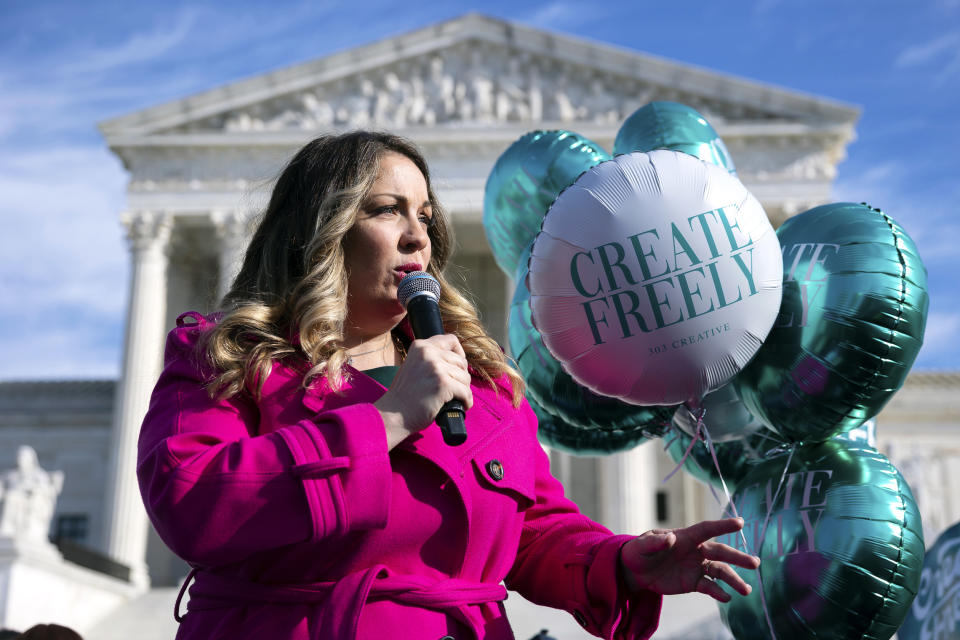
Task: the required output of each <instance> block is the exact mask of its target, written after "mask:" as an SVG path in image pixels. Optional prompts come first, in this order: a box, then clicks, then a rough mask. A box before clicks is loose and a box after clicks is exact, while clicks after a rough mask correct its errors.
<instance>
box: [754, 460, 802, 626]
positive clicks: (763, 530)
mask: <svg viewBox="0 0 960 640" xmlns="http://www.w3.org/2000/svg"><path fill="white" fill-rule="evenodd" d="M796 450H797V448H796V447H793V446H792V447H790V453H789V455H788V456H787V464H785V465H784V466H783V473H781V474H780V482H778V483H777V490H776V491H775V492H774V494H773V498H771V499H770V502H769V504H767V515H765V516H764V518H763V527H762V528H761V530H760V535H759V536H758V538H759V540H765V539H766V537H767V525H768V524H769V523H770V516H771V515H772V514H773V507H774V505H775V504H777V498H779V497H780V489H782V488H783V481H784V480H786V478H787V471H788V470H789V469H790V462H791V461H793V452H794V451H796ZM740 533H741V534H742V533H743V531H741V532H740ZM760 548H761V549H762V548H763V545H762V544H761V545H760ZM757 555H759V549H758V553H757ZM762 569H763V567H762V566H760V567H758V568H757V581H758V582H759V583H760V604H761V605H762V606H763V615H764V616H765V617H766V618H767V626H768V627H770V637H771V638H772V640H777V634H776V633H774V631H773V622H772V621H771V620H770V608H769V607H768V606H767V596H766V593H765V589H764V588H763V573H762Z"/></svg>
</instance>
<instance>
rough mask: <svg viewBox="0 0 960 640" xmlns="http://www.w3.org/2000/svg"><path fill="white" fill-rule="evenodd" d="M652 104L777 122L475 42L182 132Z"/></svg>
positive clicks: (607, 114) (521, 118) (597, 114)
mask: <svg viewBox="0 0 960 640" xmlns="http://www.w3.org/2000/svg"><path fill="white" fill-rule="evenodd" d="M655 99H664V100H679V101H682V102H684V103H686V104H689V105H690V106H693V107H694V108H696V109H698V110H699V111H701V112H702V113H704V115H706V116H707V117H708V118H711V121H712V122H714V123H715V124H716V123H717V122H720V121H723V120H725V119H750V120H763V119H770V118H775V117H777V116H776V114H773V113H769V112H765V111H763V110H761V109H756V108H752V107H749V106H747V105H743V104H738V103H736V102H727V101H723V100H718V99H714V98H706V97H704V96H700V95H695V94H686V93H680V92H678V91H676V90H674V89H671V88H669V87H666V86H654V85H652V84H649V83H644V82H641V81H639V80H637V79H636V78H634V77H628V76H623V75H619V74H615V73H612V72H607V71H603V70H599V69H596V68H592V67H588V66H586V65H583V64H577V63H574V62H568V61H565V60H561V59H559V58H549V57H546V56H539V55H533V54H531V53H529V52H527V51H523V50H519V49H513V48H510V47H500V46H494V45H491V44H488V43H482V42H476V41H473V42H461V43H459V44H456V45H454V46H452V47H450V48H449V49H447V50H444V51H442V52H434V53H432V54H427V55H424V56H421V57H416V58H412V59H405V60H399V61H397V62H394V63H392V64H388V65H385V66H382V67H377V68H374V69H367V70H358V71H357V72H356V73H355V74H353V75H349V76H346V77H343V78H340V79H338V80H333V81H330V82H327V83H325V84H322V85H319V86H316V87H311V88H309V89H306V90H302V91H298V92H294V93H290V94H286V95H283V96H278V97H276V98H272V99H269V100H267V101H265V102H262V103H258V104H256V105H252V106H249V107H246V108H242V109H239V110H235V111H232V112H227V113H223V114H220V115H217V116H212V117H209V118H206V119H203V120H199V121H197V122H194V123H191V124H189V125H185V126H183V127H180V128H179V129H177V130H176V131H177V132H196V131H210V130H219V131H228V132H229V131H281V130H319V129H328V128H356V127H371V126H372V127H383V128H389V129H402V128H405V127H418V126H426V127H430V126H435V125H441V124H447V123H474V124H496V123H510V122H515V123H530V124H536V123H539V122H552V123H561V124H567V123H575V122H588V123H595V124H616V123H619V122H620V121H622V120H623V119H625V118H626V117H627V116H629V115H630V114H631V113H632V112H633V111H634V110H635V109H637V108H638V107H639V106H641V105H643V104H645V103H646V102H648V101H650V100H655Z"/></svg>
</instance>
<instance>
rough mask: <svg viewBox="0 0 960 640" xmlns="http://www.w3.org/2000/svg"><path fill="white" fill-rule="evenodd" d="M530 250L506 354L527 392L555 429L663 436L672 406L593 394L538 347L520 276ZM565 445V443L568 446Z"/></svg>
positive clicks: (512, 309) (512, 314)
mask: <svg viewBox="0 0 960 640" xmlns="http://www.w3.org/2000/svg"><path fill="white" fill-rule="evenodd" d="M529 254H530V248H529V247H528V248H527V250H526V252H525V253H524V254H523V255H522V256H521V269H520V270H518V271H519V275H518V277H517V278H516V282H517V288H516V290H515V291H514V294H513V301H512V302H511V303H510V321H509V343H510V353H511V354H512V355H513V358H514V360H515V361H516V363H517V367H518V368H519V369H520V373H521V374H522V375H523V377H524V380H526V383H527V395H528V397H529V398H531V399H532V400H534V401H535V402H536V403H537V404H538V405H540V407H542V408H543V409H544V410H545V411H546V412H547V413H549V414H551V415H552V416H555V417H556V418H558V419H559V420H558V421H557V425H558V426H557V427H556V428H557V429H558V430H563V429H571V430H574V431H577V430H583V429H604V430H616V429H620V430H623V431H625V432H626V433H628V434H631V433H637V434H646V435H647V436H648V437H660V436H661V435H663V434H664V433H665V432H666V431H667V429H668V428H669V426H670V418H671V416H672V415H673V411H674V409H673V407H660V406H655V407H638V406H636V405H632V404H628V403H626V402H622V401H620V400H617V399H616V398H608V397H606V396H600V395H597V394H595V393H593V392H592V391H590V390H589V389H586V388H585V387H583V386H581V385H579V384H577V382H576V381H574V380H573V378H571V377H570V375H569V374H568V373H566V372H565V371H564V370H563V368H562V367H561V366H560V363H559V362H557V360H556V358H554V357H553V356H552V355H551V354H550V352H549V351H547V348H546V347H545V346H543V341H542V339H541V336H540V332H539V331H537V330H536V328H535V327H534V326H533V323H532V322H531V317H530V304H529V302H530V292H529V290H528V289H527V285H526V282H525V276H524V275H523V274H524V273H525V268H526V259H527V257H529ZM575 435H576V437H577V438H581V439H582V438H583V437H584V436H583V435H582V434H579V433H576V434H575ZM594 437H599V436H594ZM556 438H561V436H556ZM570 442H572V441H570ZM624 442H626V441H624ZM565 446H566V447H567V448H570V446H572V445H565Z"/></svg>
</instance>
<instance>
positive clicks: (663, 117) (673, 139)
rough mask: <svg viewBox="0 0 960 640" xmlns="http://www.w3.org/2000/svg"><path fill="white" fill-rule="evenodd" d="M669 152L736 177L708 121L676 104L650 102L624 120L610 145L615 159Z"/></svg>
mask: <svg viewBox="0 0 960 640" xmlns="http://www.w3.org/2000/svg"><path fill="white" fill-rule="evenodd" d="M654 149H671V150H673V151H681V152H683V153H686V154H688V155H691V156H694V157H696V158H700V159H701V160H703V161H705V162H709V163H711V164H715V165H717V166H718V167H722V168H723V169H726V170H727V171H728V172H729V173H732V174H733V175H737V169H736V167H735V166H734V165H733V158H731V157H730V152H729V151H727V145H725V144H724V143H723V140H721V139H720V136H719V135H718V134H717V132H716V131H715V130H714V128H713V127H712V126H710V123H709V122H707V119H706V118H704V117H703V116H702V115H701V114H700V112H698V111H697V110H696V109H694V108H692V107H688V106H687V105H685V104H680V103H679V102H651V103H649V104H647V105H644V106H642V107H640V108H639V109H637V110H636V111H634V112H633V114H631V116H630V117H629V118H627V119H626V120H625V121H624V123H623V125H622V126H621V127H620V131H618V132H617V138H616V140H614V143H613V153H614V155H620V154H621V153H631V152H633V151H653V150H654Z"/></svg>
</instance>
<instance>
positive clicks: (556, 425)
mask: <svg viewBox="0 0 960 640" xmlns="http://www.w3.org/2000/svg"><path fill="white" fill-rule="evenodd" d="M528 401H529V402H530V407H531V408H532V409H533V411H534V413H536V414H537V422H538V429H537V436H538V437H539V438H540V441H541V442H543V443H544V444H545V445H547V446H548V447H550V448H552V449H557V450H559V451H565V452H567V453H572V454H574V455H578V456H605V455H610V454H612V453H617V452H619V451H627V450H629V449H633V448H634V447H635V446H637V445H638V444H642V443H643V442H646V441H647V435H646V433H645V432H644V431H643V430H642V429H582V428H579V427H573V426H570V425H569V424H566V423H564V422H563V421H562V420H560V419H559V418H558V417H556V416H554V415H551V414H550V413H548V412H547V411H546V410H544V408H543V407H541V406H539V405H538V404H537V403H536V401H534V400H530V399H529V398H528Z"/></svg>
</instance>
